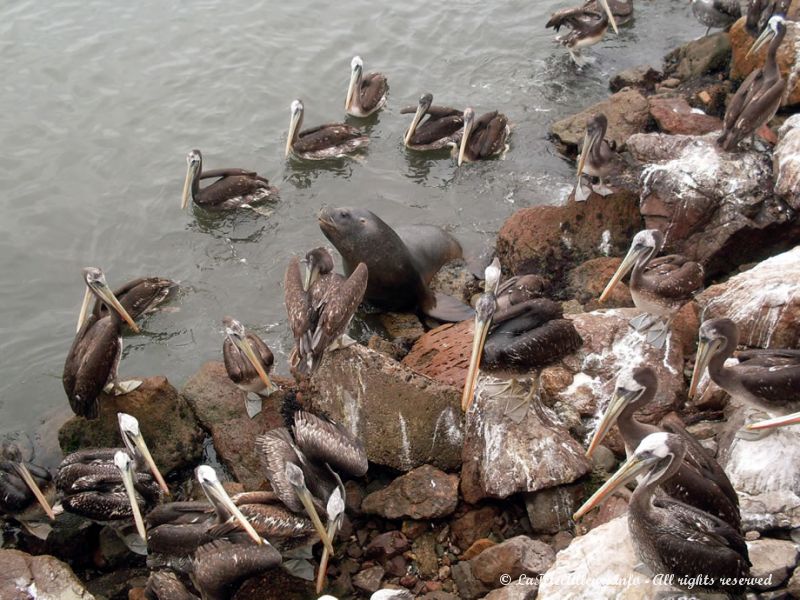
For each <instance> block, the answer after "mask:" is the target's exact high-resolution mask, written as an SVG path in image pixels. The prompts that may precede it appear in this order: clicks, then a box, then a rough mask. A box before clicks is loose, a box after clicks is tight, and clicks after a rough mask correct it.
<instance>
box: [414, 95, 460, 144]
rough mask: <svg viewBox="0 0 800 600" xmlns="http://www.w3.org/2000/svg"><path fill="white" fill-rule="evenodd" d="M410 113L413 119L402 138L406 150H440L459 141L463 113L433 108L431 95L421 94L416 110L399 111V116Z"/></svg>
mask: <svg viewBox="0 0 800 600" xmlns="http://www.w3.org/2000/svg"><path fill="white" fill-rule="evenodd" d="M412 112H413V113H414V118H413V119H412V121H411V125H409V126H408V130H407V131H406V134H405V136H404V137H403V143H404V144H405V146H406V148H409V149H410V150H417V151H419V152H424V151H427V150H441V149H442V148H445V147H447V146H452V145H454V144H458V143H459V142H460V141H461V134H462V133H463V132H464V113H463V112H462V111H460V110H458V109H457V108H450V107H449V106H433V94H423V95H422V96H421V97H420V99H419V103H418V104H417V107H416V108H414V107H413V106H412V107H406V108H403V109H401V110H400V113H401V114H409V113H412ZM426 117H427V118H426ZM423 119H425V120H424V121H423Z"/></svg>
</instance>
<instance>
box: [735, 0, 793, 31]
mask: <svg viewBox="0 0 800 600" xmlns="http://www.w3.org/2000/svg"><path fill="white" fill-rule="evenodd" d="M791 4H792V0H750V1H749V2H748V3H747V20H746V21H745V24H744V28H745V30H746V31H747V33H749V34H750V37H758V35H759V34H760V33H761V32H762V31H764V29H765V28H766V26H767V23H768V22H769V20H770V19H771V18H772V15H783V16H784V17H785V16H786V13H787V12H788V11H789V6H790V5H791Z"/></svg>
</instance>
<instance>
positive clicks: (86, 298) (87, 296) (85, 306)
mask: <svg viewBox="0 0 800 600" xmlns="http://www.w3.org/2000/svg"><path fill="white" fill-rule="evenodd" d="M91 301H92V292H91V290H90V289H89V287H88V286H87V287H86V291H85V292H84V294H83V302H82V303H81V312H79V313H78V327H77V329H76V330H75V333H77V332H79V331H80V330H81V327H83V324H84V323H85V322H86V314H87V313H88V312H89V303H91Z"/></svg>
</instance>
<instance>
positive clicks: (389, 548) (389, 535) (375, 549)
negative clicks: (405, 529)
mask: <svg viewBox="0 0 800 600" xmlns="http://www.w3.org/2000/svg"><path fill="white" fill-rule="evenodd" d="M410 547H411V544H410V543H409V541H408V539H406V536H404V535H403V534H402V533H400V532H399V531H387V532H385V533H380V534H378V535H377V536H375V538H374V539H373V540H372V541H371V542H370V543H369V545H368V546H367V549H366V551H365V553H366V556H367V558H375V559H377V560H379V561H381V562H382V561H385V560H387V559H389V558H393V557H395V556H397V555H398V554H402V553H403V552H405V551H406V550H408V549H409V548H410Z"/></svg>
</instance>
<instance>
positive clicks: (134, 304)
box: [76, 277, 178, 331]
mask: <svg viewBox="0 0 800 600" xmlns="http://www.w3.org/2000/svg"><path fill="white" fill-rule="evenodd" d="M177 286H178V284H177V283H175V282H174V281H172V280H170V279H165V278H163V277H137V278H136V279H132V280H131V281H129V282H128V283H126V284H124V285H121V286H120V287H118V288H117V289H115V290H114V296H115V297H116V298H117V300H119V303H120V304H121V305H122V306H123V307H124V308H125V310H126V311H128V314H129V315H130V316H131V318H132V319H133V320H134V321H135V320H136V319H138V318H139V317H140V316H142V315H144V314H147V313H149V312H153V311H154V310H155V309H156V307H157V306H158V305H159V304H161V303H162V302H164V301H165V300H166V299H167V298H168V297H169V295H170V294H171V293H172V291H173V290H174V289H175V288H176V287H177ZM87 296H88V297H91V295H90V294H89V292H88V290H87ZM87 309H88V304H86V303H84V305H83V306H82V307H81V314H80V316H79V317H78V327H77V329H76V331H80V329H81V325H83V323H84V321H86V310H87ZM91 314H93V315H94V316H95V317H96V318H97V319H101V318H103V317H105V316H106V315H108V307H107V306H106V304H105V302H102V301H100V300H95V303H94V306H93V307H92V313H91Z"/></svg>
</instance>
